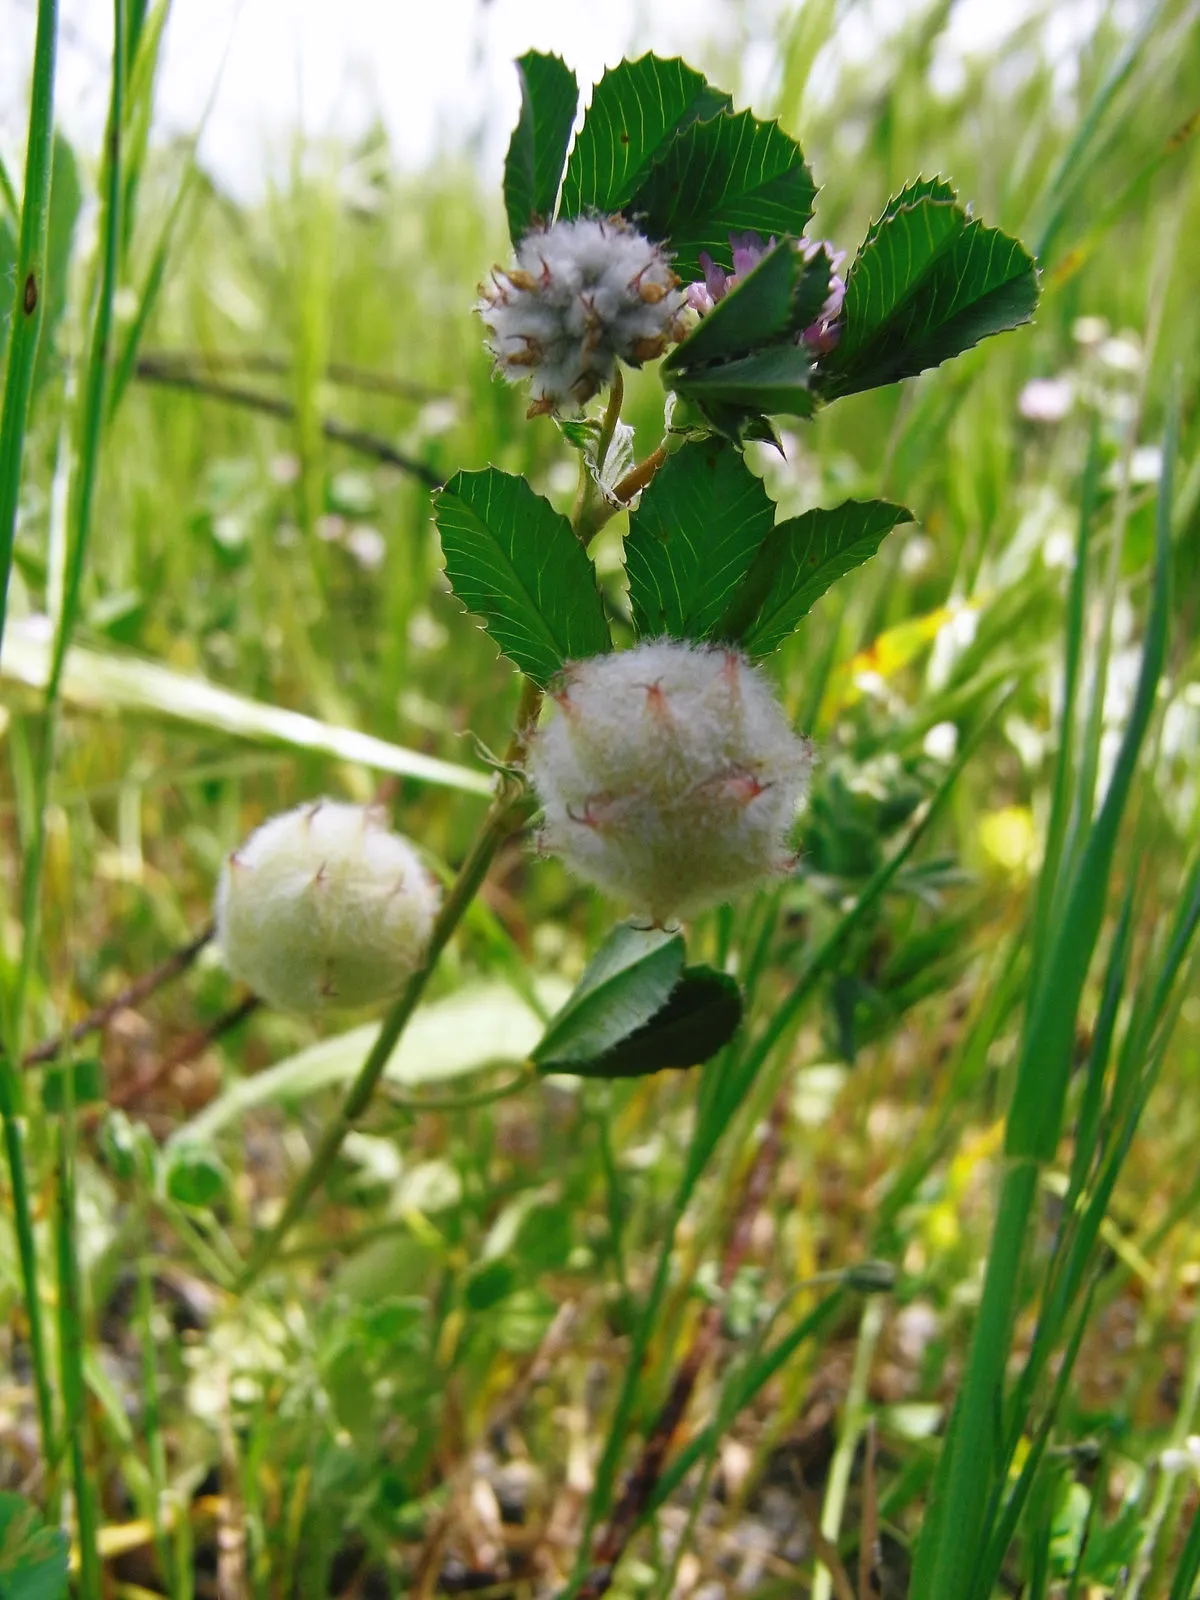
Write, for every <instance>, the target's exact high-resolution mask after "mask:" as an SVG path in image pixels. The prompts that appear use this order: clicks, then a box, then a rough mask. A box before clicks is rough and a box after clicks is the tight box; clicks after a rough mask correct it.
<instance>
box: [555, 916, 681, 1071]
mask: <svg viewBox="0 0 1200 1600" xmlns="http://www.w3.org/2000/svg"><path fill="white" fill-rule="evenodd" d="M683 959H684V948H683V936H682V935H681V934H678V933H674V934H669V933H665V932H664V931H663V930H662V929H661V928H635V927H633V926H631V925H630V924H629V923H627V922H623V923H620V924H619V925H618V926H617V927H616V928H614V929H613V931H612V933H610V934H609V936H608V938H607V939H606V940H605V941H604V943H603V944H602V945H601V946H600V949H599V950H598V951H597V952H596V954H595V955H594V956H593V957H592V959H591V961H590V962H589V963H588V966H587V970H586V971H585V972H584V974H583V976H582V977H581V978H580V980H579V982H578V983H577V984H576V985H575V988H574V990H573V991H572V993H571V996H570V998H569V999H568V1000H567V1003H566V1004H565V1005H564V1006H563V1008H562V1010H561V1011H560V1012H559V1013H558V1015H557V1016H556V1017H554V1018H553V1019H552V1021H551V1022H550V1024H549V1026H548V1027H547V1029H546V1032H545V1035H544V1036H543V1038H542V1041H541V1043H540V1044H539V1045H538V1047H537V1049H536V1050H535V1051H534V1052H533V1060H534V1061H535V1062H536V1063H537V1065H538V1067H539V1068H540V1069H541V1070H542V1071H543V1072H580V1071H582V1070H584V1069H585V1068H586V1067H587V1065H588V1064H589V1063H590V1062H594V1061H597V1060H600V1059H602V1058H603V1057H605V1056H606V1055H608V1054H609V1052H610V1051H612V1050H613V1049H615V1048H616V1046H617V1045H619V1044H620V1042H621V1041H622V1040H623V1039H627V1038H628V1037H629V1036H630V1034H632V1033H635V1032H636V1031H637V1030H638V1029H639V1028H641V1027H643V1026H644V1025H645V1024H646V1023H647V1022H649V1021H650V1019H651V1018H652V1017H654V1016H655V1015H656V1014H657V1013H658V1012H659V1011H661V1010H662V1008H663V1006H664V1005H665V1004H666V1003H667V1000H668V999H669V997H670V995H671V991H672V990H673V989H674V988H675V986H676V984H677V983H678V982H679V978H680V975H681V973H682V972H683Z"/></svg>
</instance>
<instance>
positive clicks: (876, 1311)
mask: <svg viewBox="0 0 1200 1600" xmlns="http://www.w3.org/2000/svg"><path fill="white" fill-rule="evenodd" d="M884 1311H885V1305H884V1302H883V1301H882V1300H881V1299H880V1298H879V1297H878V1296H876V1295H872V1296H871V1298H870V1299H869V1300H868V1301H867V1303H866V1305H865V1306H864V1307H863V1314H862V1321H861V1323H860V1324H859V1328H858V1345H857V1348H856V1349H855V1352H854V1367H853V1370H852V1371H851V1374H850V1388H849V1391H848V1392H847V1395H846V1409H845V1410H844V1411H843V1413H842V1431H841V1433H840V1434H839V1436H838V1442H837V1449H836V1450H835V1451H834V1454H833V1464H832V1465H831V1467H830V1469H829V1480H828V1483H827V1484H826V1487H825V1504H824V1506H823V1507H822V1508H821V1532H822V1534H823V1535H824V1537H825V1538H826V1539H828V1540H829V1542H830V1544H831V1545H834V1546H836V1544H837V1538H838V1534H839V1532H840V1531H841V1526H842V1511H843V1510H844V1508H845V1505H846V1491H847V1489H849V1487H850V1471H851V1468H852V1467H853V1466H854V1455H855V1451H856V1450H857V1449H858V1441H859V1438H860V1436H861V1434H862V1431H863V1429H864V1428H865V1427H866V1425H867V1384H868V1382H869V1381H870V1377H871V1362H872V1361H873V1360H874V1359H875V1346H876V1345H877V1344H878V1343H879V1335H880V1333H881V1332H882V1331H883V1317H884ZM832 1587H833V1578H832V1576H831V1574H830V1571H829V1568H828V1567H826V1566H824V1565H819V1566H818V1567H817V1572H816V1577H815V1578H814V1580H813V1587H812V1600H830V1594H831V1592H832ZM864 1592H865V1591H864Z"/></svg>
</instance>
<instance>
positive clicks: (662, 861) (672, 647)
mask: <svg viewBox="0 0 1200 1600" xmlns="http://www.w3.org/2000/svg"><path fill="white" fill-rule="evenodd" d="M552 698H553V702H554V703H553V705H552V707H551V710H550V711H549V713H548V714H547V719H546V720H545V721H544V722H543V724H542V726H541V727H540V728H539V729H538V731H537V733H536V734H535V735H534V737H533V739H532V740H531V742H530V748H529V754H528V763H527V765H528V772H529V777H530V780H531V781H532V783H533V786H534V789H535V790H536V792H537V796H538V799H539V801H540V802H541V805H542V811H543V815H544V826H543V831H542V844H543V846H544V847H545V848H546V849H547V850H548V851H550V852H552V853H553V854H555V855H559V856H561V857H562V859H563V860H564V861H565V862H566V864H567V866H568V867H570V868H571V869H572V870H573V871H574V872H576V873H577V874H578V875H579V876H580V877H581V878H584V879H585V880H586V881H587V882H589V883H592V884H595V885H596V886H597V887H598V888H600V889H603V890H605V891H606V892H607V893H609V894H611V895H613V896H614V897H616V898H617V899H619V900H622V901H624V902H626V903H627V904H628V905H629V906H630V907H631V908H632V909H633V910H635V911H637V912H641V913H644V914H647V915H649V916H650V917H651V918H652V919H653V920H654V921H655V922H657V923H660V924H661V923H666V922H669V921H674V920H675V919H676V918H679V917H688V916H694V915H695V914H696V913H697V912H698V911H702V910H704V909H705V908H706V907H708V906H712V905H718V904H720V903H722V902H724V901H727V900H730V899H732V898H733V897H734V896H735V895H736V894H738V893H740V892H741V891H742V890H744V889H747V888H750V887H752V886H753V885H755V884H758V883H761V882H762V881H764V880H765V879H767V878H770V877H773V876H776V875H778V874H780V873H782V872H786V871H787V870H788V869H789V867H790V865H791V860H790V857H789V854H788V848H787V837H788V833H789V830H790V828H791V826H792V823H793V821H794V820H795V816H796V811H797V808H798V807H799V804H800V802H801V800H802V799H803V797H804V794H805V790H806V788H807V784H808V774H809V769H810V767H811V765H812V750H811V746H810V745H809V742H808V740H807V739H803V738H801V737H799V736H798V735H797V734H795V733H793V731H792V729H791V726H790V725H789V723H788V721H787V718H786V717H785V716H784V713H783V708H782V707H781V706H780V704H779V702H778V700H777V699H776V698H775V694H774V691H773V690H772V688H771V686H770V684H769V683H768V682H767V680H766V678H765V677H763V676H762V674H761V673H759V672H758V671H757V670H756V669H755V668H754V667H752V666H751V665H750V663H749V662H748V661H747V660H746V659H745V657H744V656H742V655H740V654H739V653H738V652H737V651H735V650H727V649H721V648H711V647H708V646H704V645H696V644H691V643H687V642H684V641H680V640H674V639H654V640H648V641H646V642H644V643H642V644H639V645H637V646H635V647H634V648H633V649H632V650H622V651H618V652H617V653H615V654H612V655H602V656H595V657H593V658H592V659H591V660H588V661H577V662H572V663H571V664H570V665H569V666H568V668H567V669H566V672H565V673H564V675H563V678H562V681H561V683H560V685H559V687H558V689H557V691H556V692H555V693H554V695H553V697H552Z"/></svg>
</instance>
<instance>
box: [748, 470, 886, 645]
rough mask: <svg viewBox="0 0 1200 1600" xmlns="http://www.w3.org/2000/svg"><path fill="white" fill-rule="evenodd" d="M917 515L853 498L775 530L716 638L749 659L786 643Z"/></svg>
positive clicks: (781, 524) (880, 501)
mask: <svg viewBox="0 0 1200 1600" xmlns="http://www.w3.org/2000/svg"><path fill="white" fill-rule="evenodd" d="M911 521H912V513H911V512H910V511H907V510H905V508H904V507H903V506H897V505H892V504H891V502H890V501H887V500H862V501H860V500H848V501H846V503H845V505H840V506H837V507H835V509H833V510H832V511H821V510H817V511H806V512H805V513H804V515H803V516H800V517H791V518H789V519H788V520H787V521H786V522H781V523H779V524H778V526H777V527H775V528H774V529H773V530H772V531H771V534H770V537H769V538H768V539H766V540H765V542H764V543H763V546H762V548H761V549H760V550H759V552H758V555H757V557H756V558H755V561H754V564H753V566H752V567H751V568H750V571H749V573H748V575H747V577H746V581H745V583H743V584H742V585H741V586H740V588H738V589H737V591H736V592H735V593H734V595H733V597H732V599H731V601H730V604H729V607H728V609H727V610H726V612H725V615H724V616H723V617H722V619H721V623H720V626H719V627H718V628H717V630H716V632H717V636H718V637H720V638H722V639H727V640H729V641H730V642H731V643H735V644H738V645H740V646H741V648H742V649H743V650H745V651H746V652H747V653H748V654H749V655H752V656H765V655H769V654H770V653H771V651H772V650H775V649H777V648H778V647H779V645H781V644H782V643H783V641H784V640H785V639H786V638H787V636H788V635H789V634H790V633H791V632H792V631H793V629H794V628H795V627H796V625H797V624H798V623H799V622H800V621H801V619H802V618H803V617H805V616H806V615H807V614H808V612H809V610H810V609H811V608H812V606H813V604H814V603H815V602H816V601H817V600H819V599H820V597H821V596H822V595H823V594H824V593H825V591H826V589H828V588H829V587H830V585H831V584H832V583H834V582H835V581H836V579H838V578H840V577H843V576H844V575H845V574H846V573H847V572H850V571H852V570H853V569H854V568H855V567H857V566H861V565H862V563H863V562H864V561H867V560H869V559H870V557H871V556H873V555H874V554H875V552H876V551H877V550H878V549H879V546H880V545H881V544H882V542H883V540H884V538H885V536H886V535H887V534H889V533H890V532H891V530H892V529H893V528H895V527H896V526H898V525H899V524H900V523H902V522H911Z"/></svg>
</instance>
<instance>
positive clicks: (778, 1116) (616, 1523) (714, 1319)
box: [578, 1094, 787, 1600]
mask: <svg viewBox="0 0 1200 1600" xmlns="http://www.w3.org/2000/svg"><path fill="white" fill-rule="evenodd" d="M786 1115H787V1097H786V1095H783V1094H781V1095H780V1096H779V1097H778V1099H777V1100H776V1102H775V1105H774V1106H773V1108H772V1110H771V1116H770V1119H769V1121H768V1123H767V1131H766V1134H765V1136H764V1137H763V1140H762V1143H761V1144H760V1145H759V1147H758V1150H757V1152H756V1153H755V1157H754V1162H753V1164H752V1166H751V1168H750V1171H749V1172H748V1173H747V1175H746V1183H745V1187H744V1189H743V1190H742V1199H741V1204H740V1205H739V1206H738V1210H737V1215H736V1216H735V1217H734V1220H733V1226H732V1228H731V1229H730V1232H729V1238H728V1242H727V1243H726V1246H725V1254H724V1257H723V1259H722V1261H721V1273H720V1286H721V1290H722V1293H723V1294H725V1293H727V1292H728V1290H729V1288H730V1286H731V1285H732V1283H733V1280H734V1278H735V1277H736V1275H737V1271H738V1268H739V1267H740V1266H741V1264H742V1262H743V1260H744V1259H745V1257H746V1253H747V1251H748V1250H749V1248H750V1236H751V1232H752V1230H753V1227H754V1223H755V1219H756V1218H757V1216H758V1213H759V1211H760V1210H761V1209H762V1207H763V1205H764V1204H765V1202H766V1199H767V1195H768V1193H769V1191H770V1187H771V1179H772V1177H773V1176H774V1172H775V1167H776V1164H777V1163H778V1160H779V1155H780V1150H781V1148H782V1136H783V1125H784V1120H785V1118H786ZM722 1309H723V1308H722V1303H721V1301H717V1302H715V1303H714V1304H711V1305H708V1306H706V1307H705V1308H704V1311H703V1313H702V1315H701V1317H700V1321H699V1324H698V1326H697V1328H696V1332H695V1334H694V1335H693V1338H692V1343H691V1346H690V1347H689V1349H688V1352H687V1354H686V1355H685V1356H684V1358H683V1361H682V1362H681V1364H680V1366H679V1369H678V1371H677V1372H676V1374H675V1378H674V1381H673V1382H672V1384H671V1389H670V1392H669V1393H668V1395H667V1398H666V1402H665V1403H664V1405H663V1408H662V1410H661V1411H660V1412H659V1414H658V1416H657V1417H656V1418H655V1421H654V1426H653V1427H652V1428H651V1430H650V1433H649V1435H648V1436H647V1438H646V1442H645V1444H644V1445H643V1447H642V1454H641V1457H640V1458H639V1460H638V1463H637V1465H636V1466H635V1467H634V1469H633V1471H632V1472H631V1473H630V1475H629V1478H628V1480H627V1481H626V1484H625V1488H624V1490H623V1491H622V1494H621V1498H620V1500H619V1501H618V1502H617V1506H616V1509H615V1510H614V1511H613V1514H612V1516H611V1518H610V1519H609V1523H608V1527H607V1528H606V1529H605V1530H604V1532H603V1533H602V1534H601V1535H600V1538H599V1539H598V1540H597V1542H596V1551H595V1563H596V1564H595V1566H594V1567H593V1569H592V1571H591V1572H590V1573H589V1574H588V1576H587V1578H586V1579H585V1580H584V1583H583V1586H582V1588H581V1589H580V1590H579V1594H578V1600H600V1597H601V1595H603V1594H605V1593H607V1591H608V1589H609V1587H610V1586H611V1584H612V1580H613V1575H614V1573H615V1571H616V1566H617V1562H618V1561H619V1560H620V1559H621V1556H622V1555H623V1554H624V1552H625V1546H626V1545H627V1544H628V1543H629V1540H630V1537H631V1536H632V1534H633V1532H634V1529H635V1528H636V1527H637V1526H638V1524H639V1523H640V1521H641V1519H642V1516H643V1514H644V1512H645V1509H646V1507H647V1506H648V1505H649V1503H650V1500H651V1497H652V1496H653V1494H654V1490H655V1487H656V1485H657V1483H658V1480H659V1477H660V1476H661V1474H662V1470H663V1466H664V1464H665V1463H666V1459H667V1454H668V1452H669V1451H670V1448H671V1445H672V1443H673V1441H674V1438H675V1434H676V1431H677V1429H678V1427H679V1424H680V1422H681V1421H682V1420H683V1415H684V1412H685V1411H686V1410H687V1407H688V1402H689V1401H690V1400H691V1398H692V1392H693V1390H694V1389H695V1387H696V1383H697V1380H698V1379H699V1377H700V1373H701V1370H702V1369H703V1367H704V1363H705V1362H706V1361H707V1360H708V1357H709V1355H710V1353H711V1351H712V1347H713V1345H714V1344H715V1343H716V1339H717V1335H718V1333H719V1332H720V1328H721V1316H722Z"/></svg>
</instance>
